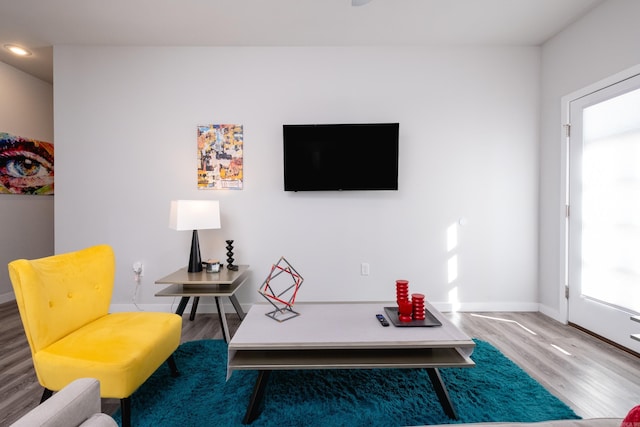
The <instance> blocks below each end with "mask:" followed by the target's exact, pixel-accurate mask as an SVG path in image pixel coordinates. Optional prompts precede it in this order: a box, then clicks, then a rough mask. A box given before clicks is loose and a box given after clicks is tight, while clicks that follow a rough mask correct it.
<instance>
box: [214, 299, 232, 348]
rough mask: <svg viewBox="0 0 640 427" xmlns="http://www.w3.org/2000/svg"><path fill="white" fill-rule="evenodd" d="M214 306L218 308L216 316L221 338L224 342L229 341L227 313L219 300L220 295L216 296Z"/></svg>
mask: <svg viewBox="0 0 640 427" xmlns="http://www.w3.org/2000/svg"><path fill="white" fill-rule="evenodd" d="M215 299H216V308H217V309H218V316H219V317H220V326H221V327H222V338H223V339H224V342H226V343H229V341H231V336H230V335H229V326H228V325H227V315H226V314H225V312H224V307H223V305H222V304H221V302H220V297H216V298H215Z"/></svg>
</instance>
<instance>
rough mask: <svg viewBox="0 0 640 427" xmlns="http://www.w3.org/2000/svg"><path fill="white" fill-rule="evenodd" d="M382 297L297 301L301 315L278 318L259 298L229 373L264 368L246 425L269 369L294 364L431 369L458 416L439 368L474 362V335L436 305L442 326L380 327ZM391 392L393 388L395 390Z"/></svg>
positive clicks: (236, 340)
mask: <svg viewBox="0 0 640 427" xmlns="http://www.w3.org/2000/svg"><path fill="white" fill-rule="evenodd" d="M389 305H393V304H384V303H299V304H296V306H295V309H296V311H297V312H299V313H300V316H298V317H295V318H293V319H291V320H288V321H285V322H282V323H279V322H276V321H274V320H273V319H270V318H269V317H267V316H266V314H267V313H268V312H269V311H272V310H273V306H272V305H269V304H256V305H254V306H252V307H251V309H250V310H249V312H248V313H247V316H246V317H245V319H244V320H243V321H242V324H241V325H240V327H239V328H238V330H237V331H236V333H235V335H234V336H233V339H232V340H231V341H230V342H229V350H228V351H229V356H228V359H227V360H228V362H227V375H228V376H231V374H232V373H233V371H235V370H256V371H259V375H258V378H257V380H256V384H255V386H254V389H253V395H252V396H251V399H250V401H249V405H248V407H247V412H246V414H245V418H244V423H245V424H250V423H251V422H253V421H254V420H255V419H256V418H257V417H258V416H259V414H260V410H261V409H260V407H261V404H262V400H263V398H264V390H265V386H266V383H267V381H268V378H269V374H270V372H271V371H274V370H294V369H295V370H297V369H373V368H414V369H426V370H427V372H428V374H429V378H430V379H431V382H432V384H433V386H434V389H435V391H436V394H437V397H438V399H439V401H440V404H441V405H442V408H443V410H444V411H445V413H446V414H447V415H448V416H449V417H450V418H453V419H457V414H456V411H455V408H454V406H453V404H452V402H451V400H450V398H449V393H448V392H447V389H446V387H445V384H444V382H443V381H442V377H441V376H440V372H439V371H438V369H439V368H454V367H457V368H468V367H473V366H475V363H474V362H473V360H471V357H470V356H471V354H472V353H473V349H474V347H475V343H474V341H473V340H472V339H471V338H470V337H468V336H467V335H466V334H465V333H463V332H462V331H461V330H460V329H458V328H457V327H456V326H455V325H454V324H452V323H451V322H450V321H449V320H448V319H447V318H446V317H444V316H443V315H442V313H440V312H438V311H437V310H436V309H435V308H434V307H433V306H432V305H431V304H429V303H425V308H426V309H427V310H428V311H430V312H431V313H432V314H433V315H434V316H435V317H436V318H437V319H438V320H440V322H441V323H442V326H436V327H396V326H393V325H391V326H389V327H383V326H381V325H380V323H379V322H378V320H377V319H376V314H378V313H381V314H384V307H385V306H389ZM390 393H393V390H390Z"/></svg>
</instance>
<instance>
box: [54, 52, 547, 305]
mask: <svg viewBox="0 0 640 427" xmlns="http://www.w3.org/2000/svg"><path fill="white" fill-rule="evenodd" d="M54 56H55V88H56V91H55V132H56V166H57V175H56V208H55V209H56V223H55V231H56V251H57V252H65V251H69V250H75V249H79V248H81V247H84V246H88V245H92V244H97V243H103V242H104V243H109V244H111V245H113V247H114V248H115V251H116V254H117V260H118V271H117V276H116V278H117V285H116V286H117V287H116V291H115V295H114V304H115V305H120V306H124V305H127V304H131V300H132V295H133V294H134V290H135V286H134V281H133V275H132V273H131V265H132V263H133V262H134V261H138V260H139V261H142V262H143V263H144V265H145V276H144V277H143V278H142V285H141V287H140V290H139V293H138V296H137V302H138V303H139V304H140V305H141V306H142V307H146V306H151V305H152V304H156V306H155V307H154V308H163V309H169V308H170V307H169V304H170V303H172V301H168V300H167V299H166V298H164V299H163V298H156V297H154V296H153V295H154V293H155V292H157V291H158V290H159V289H160V288H161V287H160V285H155V284H154V280H156V279H158V278H160V277H162V276H164V275H166V274H168V273H170V272H171V271H173V270H175V269H177V268H180V267H182V266H184V265H185V264H186V262H187V258H188V249H189V244H190V238H191V235H190V233H188V232H177V231H174V230H170V229H169V228H168V215H169V202H170V200H172V199H178V198H181V199H184V198H187V199H188V198H203V199H217V200H220V203H221V212H222V221H223V222H222V227H223V228H222V229H221V230H207V231H201V232H200V244H201V247H202V253H203V258H211V257H214V258H220V259H224V258H225V255H224V253H225V250H224V240H225V239H234V240H235V246H236V262H238V263H241V264H250V265H251V267H252V270H253V273H252V276H251V278H250V282H249V284H248V285H247V286H245V288H244V289H242V290H241V292H240V294H239V298H240V301H241V302H242V303H244V304H249V303H251V302H253V301H258V300H259V298H260V297H259V295H258V293H257V292H256V290H257V288H258V286H259V285H260V284H261V283H262V281H263V280H264V278H265V277H266V275H267V273H268V271H269V269H270V267H271V264H273V263H275V262H276V261H277V260H278V258H279V257H280V256H282V255H284V256H285V257H286V258H287V259H288V260H289V261H290V262H291V263H292V264H293V265H294V267H295V268H296V269H297V270H298V271H299V272H300V273H301V274H302V275H303V277H304V279H305V281H304V283H303V285H302V289H301V291H300V294H299V301H302V300H322V301H324V300H332V301H342V300H344V301H351V300H369V301H390V300H394V299H395V288H394V283H395V280H396V279H399V278H404V279H408V280H409V281H410V287H411V291H413V292H418V291H421V292H424V293H425V294H426V295H427V298H428V299H429V300H430V301H432V302H435V303H439V304H441V306H443V307H448V306H450V305H452V304H454V303H457V302H460V303H461V308H462V309H478V310H479V309H484V310H503V309H504V310H536V309H537V282H538V280H537V265H538V260H537V236H538V231H537V223H538V218H537V212H538V211H537V196H538V187H537V186H538V157H537V156H538V117H539V116H538V112H539V100H538V96H539V66H540V57H539V49H537V48H529V47H517V48H488V47H487V48H471V47H469V48H454V47H451V48H444V47H443V48H404V49H398V48H396V49H392V48H206V47H201V48H143V47H138V48H133V47H92V46H86V47H72V46H59V47H56V48H55V52H54ZM396 121H397V122H400V153H401V154H400V183H399V185H400V190H399V191H397V192H323V193H311V194H310V193H286V192H284V191H283V183H282V149H281V146H282V135H281V134H282V124H283V123H339V122H342V123H345V122H396ZM209 123H238V124H242V125H244V133H245V135H244V141H245V147H244V148H245V149H244V156H245V158H244V160H245V188H244V190H242V191H202V190H201V191H198V190H197V189H196V161H195V159H196V126H197V125H201V124H209ZM461 218H464V219H466V221H467V225H465V226H464V227H460V226H458V227H457V232H458V245H457V246H456V247H455V249H453V250H452V251H448V249H447V229H448V228H449V227H450V226H451V225H452V224H456V223H457V221H458V220H459V219H461ZM452 255H457V257H458V270H457V273H458V275H457V278H456V279H455V280H452V281H450V280H449V278H448V274H447V265H448V260H449V259H450V258H451V256H452ZM361 262H368V263H370V265H371V275H370V276H366V277H365V276H361V275H360V263H361ZM456 295H457V296H456Z"/></svg>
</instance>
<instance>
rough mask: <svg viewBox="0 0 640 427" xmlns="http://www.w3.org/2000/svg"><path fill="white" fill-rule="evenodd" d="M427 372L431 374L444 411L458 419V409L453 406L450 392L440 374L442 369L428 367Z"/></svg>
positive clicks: (430, 377)
mask: <svg viewBox="0 0 640 427" xmlns="http://www.w3.org/2000/svg"><path fill="white" fill-rule="evenodd" d="M427 373H428V374H429V379H430V380H431V384H433V388H434V389H435V391H436V395H437V396H438V400H439V401H440V405H442V409H444V413H445V414H447V416H448V417H449V418H451V419H453V420H457V419H458V414H456V410H455V408H454V407H453V403H451V399H450V398H449V392H448V391H447V388H446V387H445V385H444V382H443V381H442V377H441V376H440V371H439V370H438V368H427Z"/></svg>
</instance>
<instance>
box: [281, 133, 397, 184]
mask: <svg viewBox="0 0 640 427" xmlns="http://www.w3.org/2000/svg"><path fill="white" fill-rule="evenodd" d="M399 128H400V125H399V123H362V124H309V125H283V129H282V130H283V141H284V190H285V191H342V190H345V191H346V190H397V189H398V133H399Z"/></svg>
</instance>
